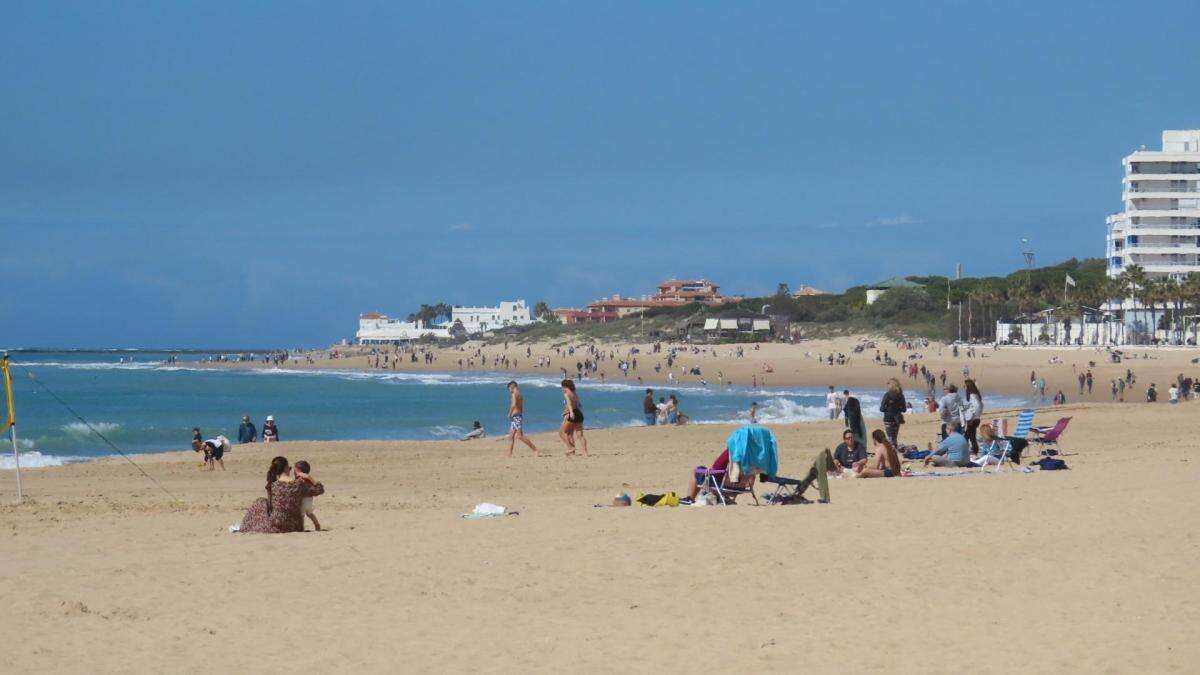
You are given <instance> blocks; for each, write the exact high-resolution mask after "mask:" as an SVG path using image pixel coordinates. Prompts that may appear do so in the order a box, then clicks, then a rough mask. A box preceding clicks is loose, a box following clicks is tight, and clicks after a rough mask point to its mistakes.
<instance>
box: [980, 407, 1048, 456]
mask: <svg viewBox="0 0 1200 675" xmlns="http://www.w3.org/2000/svg"><path fill="white" fill-rule="evenodd" d="M1035 414H1036V412H1035V411H1034V410H1033V409H1030V408H1026V409H1025V410H1022V411H1021V413H1020V414H1019V415H1017V428H1016V429H1014V430H1013V433H1012V435H1011V436H1005V437H1004V439H1005V440H1006V441H1008V448H1006V449H1005V451H1004V454H1003V455H1001V456H1000V461H999V462H998V463H997V464H996V471H999V470H1000V467H1002V466H1004V463H1005V462H1008V463H1009V464H1012V463H1013V458H1012V456H1013V455H1014V454H1016V455H1017V456H1018V457H1020V453H1021V451H1022V450H1024V449H1025V447H1026V446H1027V445H1029V441H1028V440H1027V439H1026V437H1027V436H1028V435H1029V431H1030V430H1031V429H1032V428H1033V416H1034V415H1035ZM1017 461H1020V460H1017ZM984 470H985V471H986V470H987V467H986V466H984Z"/></svg>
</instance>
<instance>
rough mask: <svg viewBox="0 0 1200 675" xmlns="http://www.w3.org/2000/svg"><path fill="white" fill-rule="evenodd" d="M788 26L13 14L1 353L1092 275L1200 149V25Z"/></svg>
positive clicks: (509, 12) (261, 7) (466, 6)
mask: <svg viewBox="0 0 1200 675" xmlns="http://www.w3.org/2000/svg"><path fill="white" fill-rule="evenodd" d="M803 4H806V3H795V2H788V3H732V2H730V3H673V2H658V3H596V4H586V3H566V2H563V3H529V4H526V3H521V2H507V3H429V4H423V3H415V2H404V3H393V2H388V3H364V2H350V3H341V4H338V3H312V2H288V3H283V2H279V3H269V2H257V3H199V2H197V3H181V2H180V3H174V2H173V3H153V2H144V3H139V2H128V3H113V4H111V5H109V4H108V3H43V2H8V3H5V11H4V21H3V22H2V23H0V92H2V96H3V102H4V104H3V106H0V109H2V110H3V114H2V116H0V120H2V122H0V125H2V126H0V128H2V131H0V158H3V161H0V234H2V235H3V236H2V238H0V289H2V290H3V293H0V344H2V345H8V346H15V345H26V346H27V345H47V346H100V345H119V346H130V345H142V346H150V345H153V346H168V345H170V346H215V345H289V346H290V345H300V344H304V345H317V344H325V343H328V342H330V341H333V340H336V339H338V338H342V337H350V336H352V334H353V330H354V327H355V322H356V317H357V314H358V313H359V312H360V311H366V310H380V311H383V312H385V313H390V314H399V315H403V314H406V313H407V312H408V311H410V310H411V309H413V308H415V306H416V305H418V304H419V303H421V302H436V301H441V300H444V301H448V302H452V303H494V302H495V301H498V300H501V299H507V298H512V297H523V298H526V299H527V300H529V301H530V302H534V301H537V300H543V299H544V300H546V301H548V302H550V303H551V304H552V305H555V306H561V305H579V304H582V303H585V302H587V301H589V300H591V299H593V298H595V297H596V296H598V295H601V294H607V293H613V292H620V293H625V294H637V293H642V292H646V291H648V290H650V289H651V288H652V287H653V285H654V284H655V283H656V282H658V281H660V280H661V279H662V278H664V277H669V276H672V275H674V276H707V277H709V278H712V279H715V280H717V281H718V282H720V283H721V284H722V285H723V286H724V288H725V289H726V290H727V291H729V292H734V293H763V292H769V291H771V290H773V289H774V287H775V285H776V284H777V283H778V282H780V281H787V282H788V283H790V284H792V285H793V286H795V285H797V284H800V283H810V284H814V285H817V286H821V287H826V288H831V289H841V288H844V287H846V286H848V285H852V284H854V283H860V282H866V281H871V280H876V279H880V278H884V277H887V276H891V275H893V274H929V273H949V272H951V271H952V270H953V265H954V263H955V262H956V261H962V262H963V263H964V265H965V268H966V271H967V273H969V274H983V273H999V272H1005V271H1008V270H1010V269H1012V268H1014V267H1016V266H1018V265H1020V262H1021V261H1020V255H1019V252H1018V250H1017V246H1016V242H1017V239H1018V238H1019V237H1021V236H1029V237H1030V238H1031V239H1032V240H1033V242H1034V245H1035V248H1036V249H1037V251H1038V253H1039V259H1040V260H1041V261H1046V262H1050V261H1055V260H1058V259H1062V258H1067V257H1070V256H1078V257H1085V256H1099V255H1102V254H1103V236H1104V217H1105V215H1106V214H1107V213H1109V212H1111V211H1114V210H1116V209H1118V208H1120V192H1119V190H1120V172H1121V165H1120V158H1121V157H1122V156H1123V155H1125V154H1127V153H1128V152H1129V151H1130V150H1132V149H1134V148H1135V147H1137V146H1138V145H1141V144H1146V145H1148V146H1151V147H1156V146H1157V145H1158V142H1159V133H1160V131H1161V130H1162V129H1164V128H1194V127H1196V126H1198V125H1200V88H1198V87H1196V86H1195V81H1196V75H1195V72H1196V68H1197V66H1198V65H1200V42H1198V41H1197V40H1196V39H1195V34H1194V26H1195V25H1197V23H1198V22H1200V4H1197V3H1195V2H1177V3H1172V2H1164V3H1159V4H1156V5H1155V6H1154V7H1153V8H1149V7H1147V8H1145V9H1144V10H1139V9H1137V8H1136V7H1134V6H1133V5H1130V4H1129V3H1116V2H1055V3H1034V2H1020V3H960V2H945V3H935V2H928V3H897V2H878V3H875V2H858V3H849V4H847V5H846V6H845V7H839V6H835V5H838V4H841V3H815V4H814V6H812V7H804V6H802V5H803ZM1139 12H1141V13H1143V15H1142V16H1140V17H1139V16H1138V13H1139ZM1168 17H1169V19H1168Z"/></svg>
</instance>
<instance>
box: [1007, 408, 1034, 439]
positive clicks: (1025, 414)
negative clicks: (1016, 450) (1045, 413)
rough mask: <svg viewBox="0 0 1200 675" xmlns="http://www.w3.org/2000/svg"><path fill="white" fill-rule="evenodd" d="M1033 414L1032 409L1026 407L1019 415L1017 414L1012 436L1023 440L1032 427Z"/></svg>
mask: <svg viewBox="0 0 1200 675" xmlns="http://www.w3.org/2000/svg"><path fill="white" fill-rule="evenodd" d="M1035 414H1036V412H1035V411H1034V410H1033V409H1031V408H1026V409H1025V410H1022V411H1021V414H1020V415H1017V428H1016V429H1014V430H1013V432H1012V438H1019V439H1021V440H1025V437H1026V436H1028V435H1029V430H1030V429H1032V428H1033V416H1034V415H1035Z"/></svg>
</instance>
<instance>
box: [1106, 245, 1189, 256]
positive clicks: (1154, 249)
mask: <svg viewBox="0 0 1200 675" xmlns="http://www.w3.org/2000/svg"><path fill="white" fill-rule="evenodd" d="M1125 250H1126V251H1129V252H1130V253H1145V254H1154V253H1160V254H1163V255H1170V254H1173V253H1185V252H1186V253H1197V252H1200V246H1196V244H1195V242H1192V243H1190V244H1175V243H1170V242H1162V243H1159V242H1150V243H1142V242H1138V243H1136V244H1126V245H1125Z"/></svg>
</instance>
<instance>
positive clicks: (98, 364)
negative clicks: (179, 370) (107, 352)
mask: <svg viewBox="0 0 1200 675" xmlns="http://www.w3.org/2000/svg"><path fill="white" fill-rule="evenodd" d="M17 363H18V365H22V366H28V367H31V368H37V367H40V368H62V369H64V370H168V369H172V368H176V367H175V366H165V365H163V364H161V363H153V362H147V361H135V362H132V363H113V362H112V361H18V362H17ZM194 370H199V368H196V369H194Z"/></svg>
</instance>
